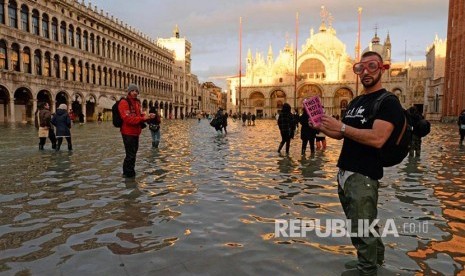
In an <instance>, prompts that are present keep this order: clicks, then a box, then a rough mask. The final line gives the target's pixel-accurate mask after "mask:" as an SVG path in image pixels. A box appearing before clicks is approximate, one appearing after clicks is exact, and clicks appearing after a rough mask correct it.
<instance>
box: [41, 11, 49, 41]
mask: <svg viewBox="0 0 465 276" xmlns="http://www.w3.org/2000/svg"><path fill="white" fill-rule="evenodd" d="M48 24H49V21H48V15H47V14H45V13H44V14H42V36H43V37H45V38H50V35H49V33H48Z"/></svg>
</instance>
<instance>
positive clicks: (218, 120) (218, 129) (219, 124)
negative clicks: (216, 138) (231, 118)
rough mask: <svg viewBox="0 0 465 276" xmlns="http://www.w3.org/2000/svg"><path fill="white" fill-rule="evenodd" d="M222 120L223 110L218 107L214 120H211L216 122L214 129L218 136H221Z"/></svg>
mask: <svg viewBox="0 0 465 276" xmlns="http://www.w3.org/2000/svg"><path fill="white" fill-rule="evenodd" d="M223 119H224V115H223V109H222V108H221V107H220V108H218V111H217V112H216V114H215V118H213V120H215V122H216V124H215V125H214V127H215V130H216V132H217V133H218V135H220V134H223Z"/></svg>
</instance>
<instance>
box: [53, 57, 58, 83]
mask: <svg viewBox="0 0 465 276" xmlns="http://www.w3.org/2000/svg"><path fill="white" fill-rule="evenodd" d="M53 70H55V78H58V79H59V78H60V57H59V56H58V55H55V57H54V58H53Z"/></svg>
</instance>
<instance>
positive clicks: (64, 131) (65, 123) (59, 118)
mask: <svg viewBox="0 0 465 276" xmlns="http://www.w3.org/2000/svg"><path fill="white" fill-rule="evenodd" d="M52 124H53V125H54V126H55V127H56V136H57V137H70V136H71V131H70V130H69V129H70V128H71V119H70V117H69V114H68V111H66V110H64V109H57V112H56V113H55V114H54V115H53V117H52Z"/></svg>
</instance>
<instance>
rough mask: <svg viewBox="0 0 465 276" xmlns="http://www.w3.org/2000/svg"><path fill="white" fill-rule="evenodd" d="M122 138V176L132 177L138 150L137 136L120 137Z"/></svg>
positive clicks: (134, 173)
mask: <svg viewBox="0 0 465 276" xmlns="http://www.w3.org/2000/svg"><path fill="white" fill-rule="evenodd" d="M121 136H122V137H123V143H124V150H125V151H126V157H125V158H124V162H123V175H124V176H126V177H133V176H135V175H136V171H135V167H136V155H137V151H138V150H139V136H130V135H124V134H122V135H121Z"/></svg>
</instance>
